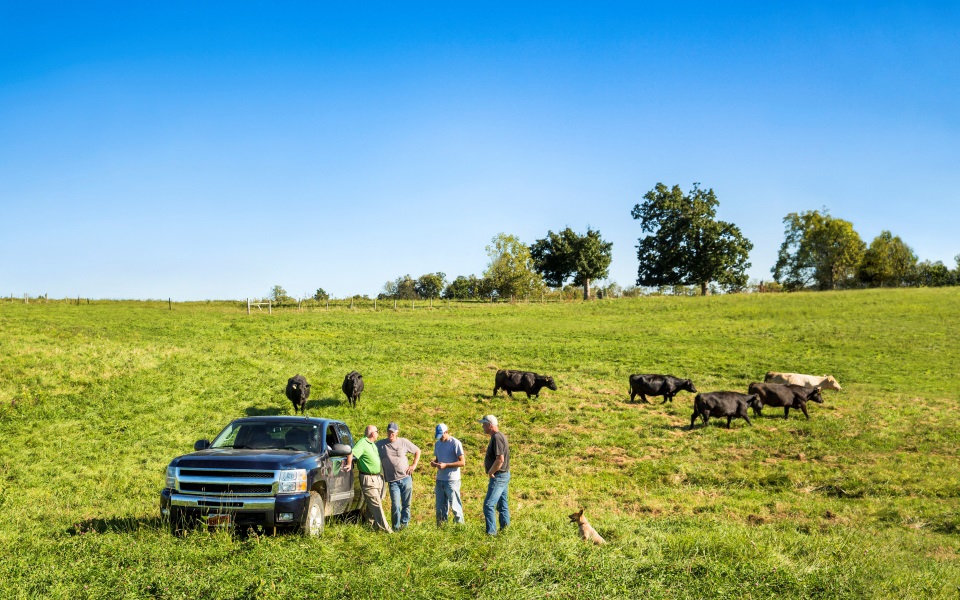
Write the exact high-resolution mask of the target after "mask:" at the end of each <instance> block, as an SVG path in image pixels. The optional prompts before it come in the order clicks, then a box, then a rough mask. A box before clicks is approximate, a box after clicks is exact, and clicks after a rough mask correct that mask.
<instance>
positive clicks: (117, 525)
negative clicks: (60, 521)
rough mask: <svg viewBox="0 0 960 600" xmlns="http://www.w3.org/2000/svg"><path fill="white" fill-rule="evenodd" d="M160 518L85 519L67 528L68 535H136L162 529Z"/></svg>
mask: <svg viewBox="0 0 960 600" xmlns="http://www.w3.org/2000/svg"><path fill="white" fill-rule="evenodd" d="M162 527H163V521H162V519H161V518H160V517H112V518H110V519H100V518H95V519H85V520H83V521H79V522H77V523H74V524H73V525H71V526H70V527H67V529H66V534H67V535H71V536H76V535H88V534H91V533H99V534H104V533H134V532H137V531H140V530H142V529H151V530H156V529H161V528H162Z"/></svg>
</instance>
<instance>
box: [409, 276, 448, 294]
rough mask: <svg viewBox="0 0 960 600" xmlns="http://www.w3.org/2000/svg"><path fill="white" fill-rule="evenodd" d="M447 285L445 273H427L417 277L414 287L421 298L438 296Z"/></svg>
mask: <svg viewBox="0 0 960 600" xmlns="http://www.w3.org/2000/svg"><path fill="white" fill-rule="evenodd" d="M446 286H447V275H446V274H445V273H440V272H437V273H427V274H426V275H421V276H420V278H419V279H417V283H416V285H415V286H414V289H415V290H416V292H417V295H418V296H420V297H421V298H425V299H430V298H439V297H440V293H441V292H443V289H444V288H445V287H446Z"/></svg>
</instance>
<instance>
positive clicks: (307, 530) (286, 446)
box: [160, 416, 363, 536]
mask: <svg viewBox="0 0 960 600" xmlns="http://www.w3.org/2000/svg"><path fill="white" fill-rule="evenodd" d="M352 446H353V435H352V434H351V433H350V429H349V428H348V427H347V425H346V423H343V422H342V421H334V420H330V419H314V418H308V417H278V416H269V417H246V418H243V419H237V420H235V421H233V422H231V423H230V424H229V425H227V426H226V428H225V429H224V430H223V431H221V432H220V434H219V435H218V436H217V437H216V438H214V440H213V441H212V442H209V441H207V440H200V441H198V442H197V443H196V444H195V445H194V448H195V449H196V452H192V453H190V454H185V455H183V456H178V457H177V458H175V459H173V461H172V462H171V463H170V466H168V467H167V477H166V482H165V483H164V487H163V490H162V491H161V492H160V513H161V515H162V516H163V517H164V518H168V519H169V521H170V530H171V532H173V533H174V534H179V533H181V532H182V531H183V530H184V529H185V528H187V527H190V526H193V525H198V524H200V523H204V524H206V525H208V526H220V525H224V526H233V527H237V528H240V529H243V530H246V529H247V528H251V527H252V528H256V529H258V530H260V529H262V530H264V531H267V530H272V531H273V532H276V529H277V528H284V529H287V528H289V529H297V530H300V531H302V532H303V533H304V534H305V535H308V536H315V535H320V534H321V533H323V525H324V522H325V520H326V518H327V517H331V516H334V515H341V514H344V513H349V512H353V511H359V510H360V508H361V506H362V505H363V495H362V494H361V492H360V488H359V482H358V481H356V479H357V478H355V477H354V475H353V471H352V470H351V471H345V470H344V469H343V467H344V466H345V464H346V459H347V456H348V455H349V454H350V452H351V448H352Z"/></svg>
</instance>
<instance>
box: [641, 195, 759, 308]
mask: <svg viewBox="0 0 960 600" xmlns="http://www.w3.org/2000/svg"><path fill="white" fill-rule="evenodd" d="M643 199H644V202H643V203H641V204H637V205H636V206H634V207H633V211H632V212H631V214H632V215H633V218H634V219H639V220H640V226H641V228H642V229H643V231H645V232H647V233H649V234H650V235H648V236H647V237H644V238H640V240H639V243H638V244H637V258H638V259H639V261H640V268H639V270H638V271H637V285H644V286H666V285H670V286H672V285H698V286H700V293H701V294H703V295H706V293H707V289H708V287H707V286H708V285H709V284H710V282H716V283H717V284H719V285H720V286H721V287H723V288H724V289H726V290H729V291H734V290H739V289H742V288H743V287H744V286H745V285H746V284H747V274H746V270H747V269H749V268H750V263H749V262H747V259H748V258H749V256H750V250H752V249H753V244H752V243H751V242H750V240H748V239H747V238H745V237H744V236H743V234H742V233H740V229H739V228H738V227H737V226H736V225H734V224H732V223H727V222H725V221H718V220H717V219H716V209H717V206H718V205H719V204H720V202H719V201H718V200H717V196H716V194H714V192H713V190H712V189H708V190H703V189H701V188H700V184H699V183H694V184H693V189H692V190H690V192H689V193H687V194H684V193H683V191H682V190H681V189H680V186H678V185H675V186H673V188H667V186H665V185H663V184H662V183H658V184H657V185H656V187H655V188H653V189H652V190H650V191H649V192H647V193H646V194H644V196H643Z"/></svg>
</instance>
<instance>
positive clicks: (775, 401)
mask: <svg viewBox="0 0 960 600" xmlns="http://www.w3.org/2000/svg"><path fill="white" fill-rule="evenodd" d="M748 391H749V392H750V393H751V394H757V395H758V396H760V401H761V402H762V403H763V405H764V406H782V407H783V418H784V419H786V418H787V417H788V416H789V415H790V409H791V408H799V409H800V410H802V411H803V414H804V416H805V417H807V418H808V419H809V418H810V413H808V412H807V402H808V401H810V400H813V401H814V402H816V403H818V404H823V396H821V395H820V388H818V387H815V388H809V387H803V386H802V385H792V384H779V383H751V384H750V388H749V390H748ZM753 412H754V414H760V412H759V411H758V410H757V409H754V411H753Z"/></svg>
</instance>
